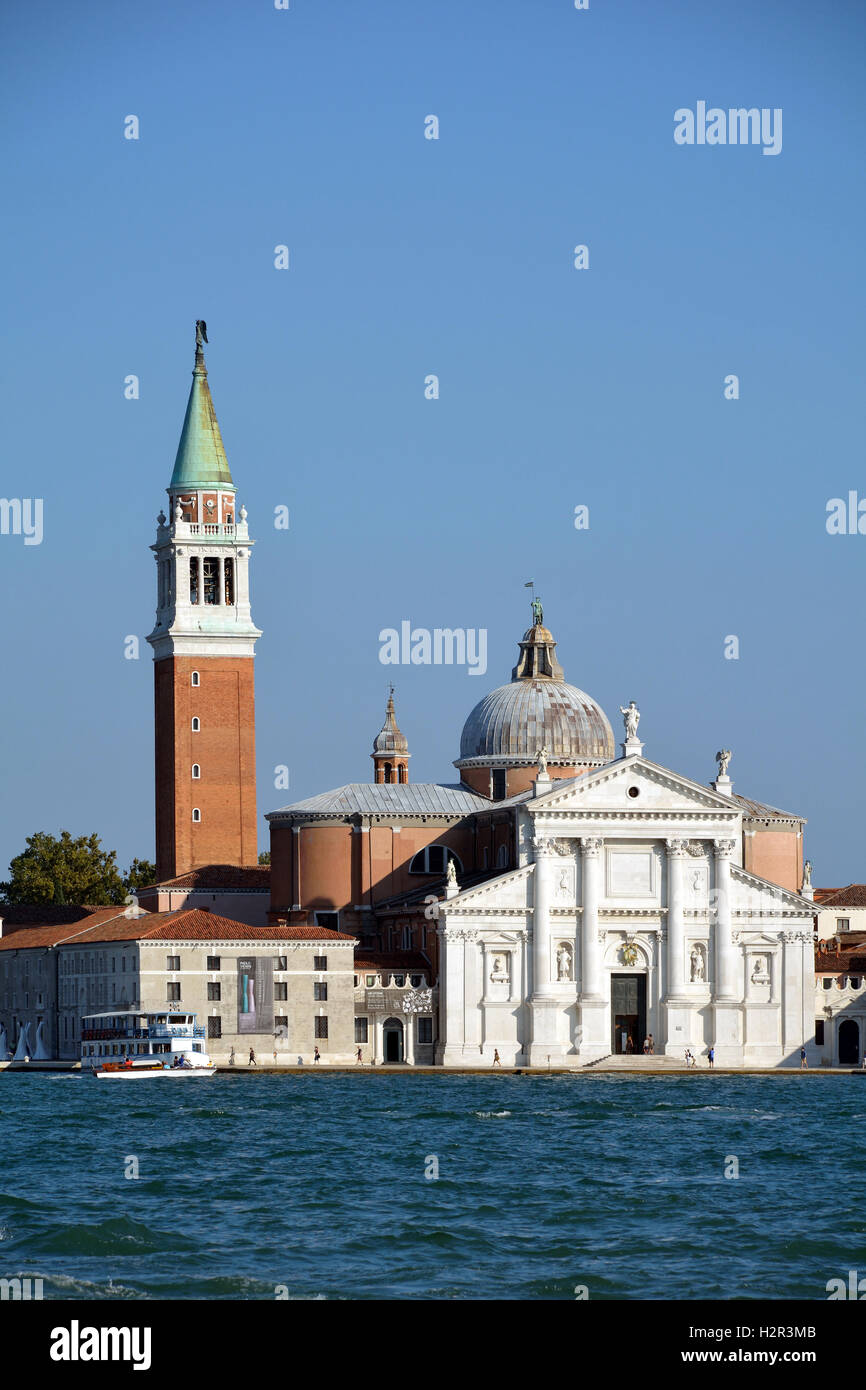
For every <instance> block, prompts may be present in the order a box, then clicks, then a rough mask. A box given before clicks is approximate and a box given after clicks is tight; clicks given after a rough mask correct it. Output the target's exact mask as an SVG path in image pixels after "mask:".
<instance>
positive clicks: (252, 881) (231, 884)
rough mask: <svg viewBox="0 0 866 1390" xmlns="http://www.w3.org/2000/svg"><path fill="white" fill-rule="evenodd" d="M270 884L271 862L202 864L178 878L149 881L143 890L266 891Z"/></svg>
mask: <svg viewBox="0 0 866 1390" xmlns="http://www.w3.org/2000/svg"><path fill="white" fill-rule="evenodd" d="M270 885H271V866H270V864H241V865H238V864H202V865H201V866H200V868H198V869H191V870H190V872H189V873H188V874H179V875H178V877H177V878H164V879H163V880H162V882H161V883H149V884H148V885H147V888H142V889H141V892H142V893H145V892H147V891H148V890H149V889H151V888H192V889H196V890H198V891H199V892H207V891H208V890H209V889H214V888H223V889H225V888H245V889H248V890H249V889H252V890H256V889H258V891H259V892H260V893H266V892H268V890H269V888H270Z"/></svg>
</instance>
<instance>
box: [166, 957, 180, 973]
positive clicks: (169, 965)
mask: <svg viewBox="0 0 866 1390" xmlns="http://www.w3.org/2000/svg"><path fill="white" fill-rule="evenodd" d="M165 968H166V970H180V956H166V958H165Z"/></svg>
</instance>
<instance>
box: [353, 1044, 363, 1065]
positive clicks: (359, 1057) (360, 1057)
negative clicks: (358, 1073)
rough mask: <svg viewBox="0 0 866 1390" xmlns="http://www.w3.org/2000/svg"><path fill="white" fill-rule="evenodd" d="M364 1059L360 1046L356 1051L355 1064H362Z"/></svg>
mask: <svg viewBox="0 0 866 1390" xmlns="http://www.w3.org/2000/svg"><path fill="white" fill-rule="evenodd" d="M363 1061H364V1056H363V1053H362V1052H361V1049H360V1047H359V1048H358V1051H357V1052H356V1053H355V1066H356V1067H359V1066H361V1065H362V1063H363Z"/></svg>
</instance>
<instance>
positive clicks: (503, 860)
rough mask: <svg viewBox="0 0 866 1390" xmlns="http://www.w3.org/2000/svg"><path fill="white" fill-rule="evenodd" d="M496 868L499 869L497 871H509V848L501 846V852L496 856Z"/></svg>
mask: <svg viewBox="0 0 866 1390" xmlns="http://www.w3.org/2000/svg"><path fill="white" fill-rule="evenodd" d="M496 867H497V869H507V868H508V846H507V845H500V846H499V852H498V854H497V855H496Z"/></svg>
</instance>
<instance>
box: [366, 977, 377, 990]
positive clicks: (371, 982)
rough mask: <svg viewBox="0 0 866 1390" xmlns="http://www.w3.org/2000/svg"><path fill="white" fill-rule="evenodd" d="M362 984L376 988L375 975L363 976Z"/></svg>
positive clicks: (369, 987)
mask: <svg viewBox="0 0 866 1390" xmlns="http://www.w3.org/2000/svg"><path fill="white" fill-rule="evenodd" d="M364 984H365V985H366V986H367V988H368V989H375V988H376V976H375V975H365V976H364Z"/></svg>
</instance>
